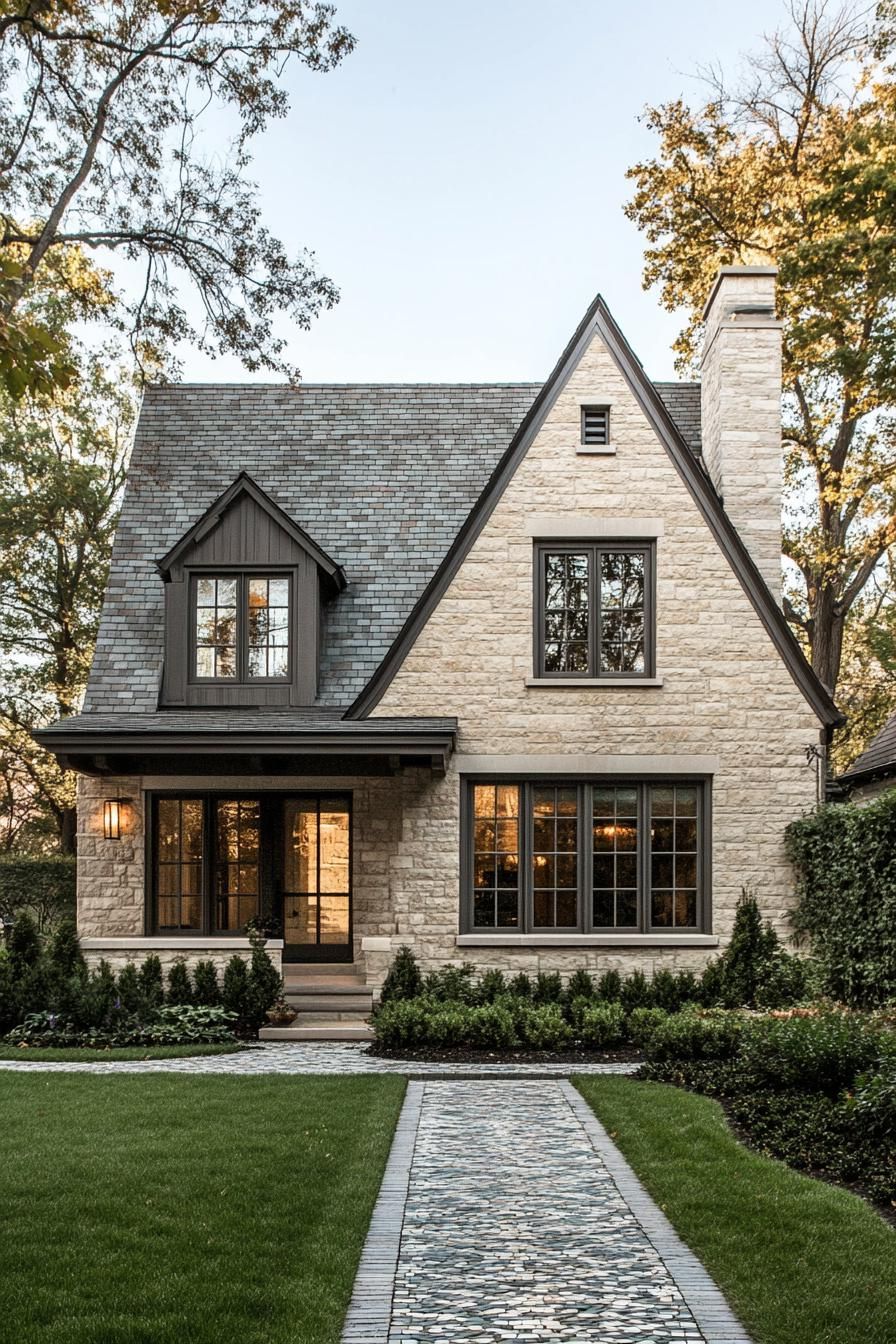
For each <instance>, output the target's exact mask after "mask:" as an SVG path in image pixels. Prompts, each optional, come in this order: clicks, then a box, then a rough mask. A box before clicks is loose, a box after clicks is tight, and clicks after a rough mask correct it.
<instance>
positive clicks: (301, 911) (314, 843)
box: [283, 797, 351, 947]
mask: <svg viewBox="0 0 896 1344" xmlns="http://www.w3.org/2000/svg"><path fill="white" fill-rule="evenodd" d="M350 835H351V832H350V814H349V806H348V800H347V799H346V798H341V797H334V798H327V797H320V798H290V799H287V800H286V802H285V803H284V804H283V839H284V851H285V852H284V877H283V886H284V903H283V925H284V928H283V932H284V937H285V939H286V941H287V943H294V944H300V945H302V946H304V947H324V946H329V947H333V946H335V945H344V944H346V943H347V942H348V941H349V936H350V897H351V860H350V849H349V846H350Z"/></svg>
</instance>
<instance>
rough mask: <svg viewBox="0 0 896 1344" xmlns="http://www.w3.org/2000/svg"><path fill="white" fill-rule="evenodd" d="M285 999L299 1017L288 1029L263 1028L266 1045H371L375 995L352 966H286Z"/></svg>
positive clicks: (284, 974) (313, 963) (284, 979)
mask: <svg viewBox="0 0 896 1344" xmlns="http://www.w3.org/2000/svg"><path fill="white" fill-rule="evenodd" d="M283 997H284V998H285V999H286V1001H287V1003H288V1004H289V1005H290V1006H291V1007H292V1008H295V1009H296V1011H297V1013H298V1016H297V1017H296V1019H295V1021H294V1022H293V1023H291V1025H290V1026H288V1027H264V1028H263V1029H262V1030H261V1031H260V1032H259V1037H260V1039H261V1040H263V1041H369V1040H372V1038H373V1033H372V1031H371V1029H370V1027H369V1026H368V1025H367V1018H368V1017H369V1016H370V1014H371V1013H372V1012H373V991H372V990H371V989H369V988H368V986H367V983H366V981H365V979H364V976H363V975H362V974H361V973H360V972H358V971H356V970H355V967H354V965H353V964H352V963H351V962H311V963H308V964H304V963H303V964H299V965H296V964H292V965H289V964H287V965H286V966H284V968H283Z"/></svg>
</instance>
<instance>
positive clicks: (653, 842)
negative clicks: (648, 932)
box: [650, 785, 699, 929]
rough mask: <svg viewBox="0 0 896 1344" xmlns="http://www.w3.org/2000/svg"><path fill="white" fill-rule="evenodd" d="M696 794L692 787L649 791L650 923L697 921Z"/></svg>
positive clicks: (687, 925) (686, 925) (688, 925)
mask: <svg viewBox="0 0 896 1344" xmlns="http://www.w3.org/2000/svg"><path fill="white" fill-rule="evenodd" d="M698 824H699V795H698V791H697V789H696V788H693V787H692V786H687V787H684V786H680V785H679V786H669V787H662V788H653V789H651V790H650V887H651V922H652V923H653V924H655V925H656V926H657V927H661V928H672V929H693V928H695V927H696V924H697V895H698V857H699V854H698V846H697V842H698Z"/></svg>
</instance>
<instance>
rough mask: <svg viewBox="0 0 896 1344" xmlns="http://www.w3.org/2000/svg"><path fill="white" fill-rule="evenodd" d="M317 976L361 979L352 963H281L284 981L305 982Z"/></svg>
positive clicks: (359, 973)
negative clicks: (345, 976) (344, 976)
mask: <svg viewBox="0 0 896 1344" xmlns="http://www.w3.org/2000/svg"><path fill="white" fill-rule="evenodd" d="M317 975H347V976H353V977H354V976H357V977H361V978H363V977H362V973H361V972H360V971H358V970H357V969H356V968H355V963H354V962H353V961H287V962H284V963H283V978H284V979H285V980H287V979H292V980H307V979H308V978H309V977H311V976H317Z"/></svg>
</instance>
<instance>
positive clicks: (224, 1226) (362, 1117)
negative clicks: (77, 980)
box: [0, 1072, 405, 1344]
mask: <svg viewBox="0 0 896 1344" xmlns="http://www.w3.org/2000/svg"><path fill="white" fill-rule="evenodd" d="M404 1087H405V1084H404V1080H403V1079H400V1078H391V1077H388V1078H376V1077H374V1078H363V1077H362V1078H302V1077H287V1078H277V1077H269V1076H268V1077H264V1076H261V1077H257V1078H249V1077H241V1078H227V1077H189V1076H173V1075H167V1076H165V1075H160V1074H149V1075H146V1076H143V1077H134V1076H133V1075H131V1076H122V1075H119V1076H117V1077H115V1076H108V1075H103V1076H95V1075H91V1076H89V1077H84V1076H78V1075H72V1074H17V1073H10V1072H7V1073H6V1074H4V1075H2V1081H0V1133H2V1135H3V1160H2V1162H0V1321H2V1327H0V1335H2V1338H4V1339H9V1340H11V1341H12V1340H15V1342H16V1344H184V1341H185V1340H186V1341H189V1344H223V1342H224V1341H239V1342H240V1344H337V1341H338V1339H339V1334H340V1328H341V1324H342V1318H343V1315H344V1313H345V1308H346V1306H347V1304H348V1299H349V1297H350V1294H351V1288H352V1283H353V1280H354V1275H355V1269H356V1267H357V1261H358V1257H359V1254H360V1251H361V1247H362V1246H363V1243H364V1238H365V1236H366V1233H367V1226H368V1222H369V1220H370V1213H371V1210H372V1208H373V1204H374V1200H375V1198H376V1194H377V1191H378V1189H379V1184H380V1179H381V1177H382V1172H383V1168H384V1166H385V1162H386V1157H387V1156H388V1152H389V1146H390V1143H391V1139H392V1132H393V1129H394V1126H395V1121H396V1119H397V1116H398V1112H399V1110H400V1107H401V1101H402V1097H403V1094H404Z"/></svg>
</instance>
